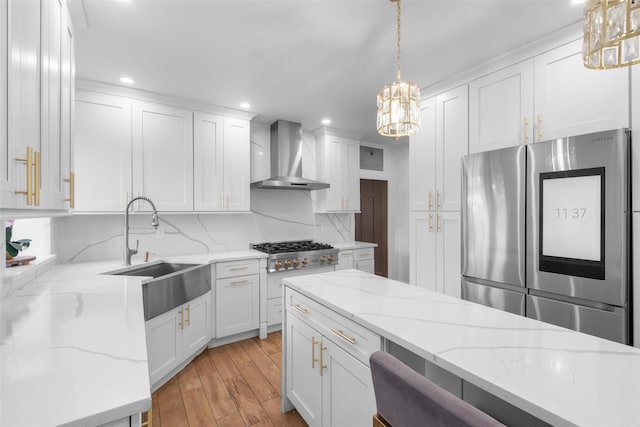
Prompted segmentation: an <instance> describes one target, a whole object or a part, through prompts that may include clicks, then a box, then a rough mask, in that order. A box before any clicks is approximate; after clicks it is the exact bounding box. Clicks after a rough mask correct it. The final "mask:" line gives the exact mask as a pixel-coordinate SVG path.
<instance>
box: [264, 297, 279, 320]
mask: <svg viewBox="0 0 640 427" xmlns="http://www.w3.org/2000/svg"><path fill="white" fill-rule="evenodd" d="M279 323H282V298H281V297H278V298H274V299H270V300H268V301H267V326H271V325H277V324H279Z"/></svg>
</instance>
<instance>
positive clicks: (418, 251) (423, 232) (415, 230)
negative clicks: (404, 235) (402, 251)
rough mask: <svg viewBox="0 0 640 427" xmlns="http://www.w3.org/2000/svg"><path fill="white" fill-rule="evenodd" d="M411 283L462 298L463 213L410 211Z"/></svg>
mask: <svg viewBox="0 0 640 427" xmlns="http://www.w3.org/2000/svg"><path fill="white" fill-rule="evenodd" d="M410 227H411V235H410V243H409V244H410V255H409V256H410V261H409V264H410V266H411V267H410V268H411V271H410V283H411V284H412V285H416V286H420V287H422V288H425V289H429V290H431V291H435V292H441V293H444V294H447V295H451V296H454V297H458V298H460V295H461V292H460V286H461V285H460V272H461V264H460V260H461V255H460V254H461V246H460V212H459V211H453V212H411V224H410Z"/></svg>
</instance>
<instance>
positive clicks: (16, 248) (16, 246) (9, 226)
mask: <svg viewBox="0 0 640 427" xmlns="http://www.w3.org/2000/svg"><path fill="white" fill-rule="evenodd" d="M4 231H5V242H6V247H7V254H6V259H8V260H10V259H13V257H15V256H16V255H18V253H19V252H20V251H23V250H25V249H27V248H28V247H29V245H30V244H31V239H20V240H15V241H12V240H11V236H12V234H13V221H7V222H6V223H5V227H4Z"/></svg>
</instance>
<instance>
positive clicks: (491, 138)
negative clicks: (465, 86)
mask: <svg viewBox="0 0 640 427" xmlns="http://www.w3.org/2000/svg"><path fill="white" fill-rule="evenodd" d="M528 142H533V60H532V59H529V60H527V61H523V62H520V63H517V64H515V65H512V66H510V67H507V68H504V69H502V70H500V71H497V72H495V73H492V74H489V75H487V76H485V77H482V78H480V79H478V80H474V81H472V82H471V83H469V152H470V153H478V152H481V151H489V150H496V149H498V148H504V147H511V146H514V145H518V144H526V143H528Z"/></svg>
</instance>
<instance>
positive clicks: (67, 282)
mask: <svg viewBox="0 0 640 427" xmlns="http://www.w3.org/2000/svg"><path fill="white" fill-rule="evenodd" d="M266 256H267V255H266V254H264V253H262V252H259V251H255V250H246V251H232V252H219V253H207V254H191V255H180V256H172V257H165V258H163V259H155V260H152V261H153V262H160V261H169V262H184V263H194V264H208V263H213V262H218V261H233V260H239V259H247V258H264V257H266ZM134 264H135V265H139V264H142V263H141V262H140V261H137V262H135V263H134ZM31 267H33V268H30V269H22V270H21V271H22V272H23V273H22V274H20V272H19V271H18V270H16V271H15V273H11V274H12V282H14V283H13V289H12V291H11V293H10V294H9V295H8V296H6V297H5V298H4V299H2V300H1V301H0V426H3V427H4V426H11V427H14V426H16V427H17V426H25V427H26V426H28V427H36V426H37V427H40V426H53V425H70V426H76V425H77V426H94V425H100V424H103V423H106V422H109V421H113V420H117V419H119V418H123V417H126V416H129V415H132V414H136V413H139V412H143V411H146V410H147V409H149V407H150V406H151V392H150V384H149V372H148V365H147V348H146V336H145V321H144V310H143V300H142V286H141V283H142V282H143V281H144V280H145V279H146V278H142V277H131V276H129V277H127V276H110V275H103V274H102V273H105V272H110V271H114V270H119V269H122V268H124V267H123V265H122V260H107V261H100V262H88V263H74V264H62V265H53V266H52V265H50V264H43V265H41V266H31ZM21 276H22V277H21ZM34 277H35V279H34Z"/></svg>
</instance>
